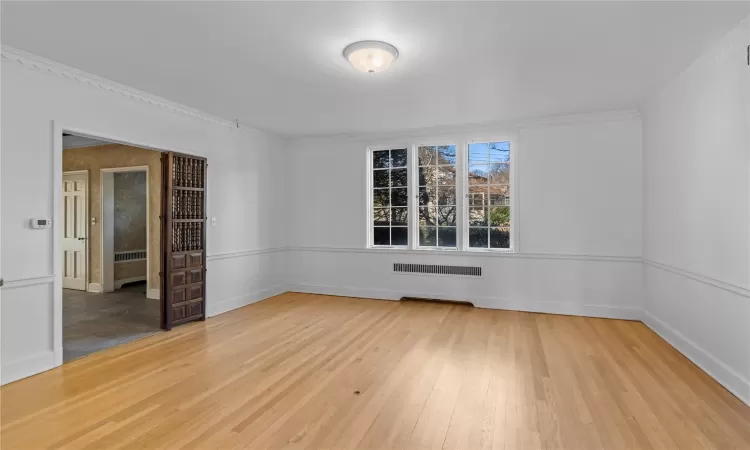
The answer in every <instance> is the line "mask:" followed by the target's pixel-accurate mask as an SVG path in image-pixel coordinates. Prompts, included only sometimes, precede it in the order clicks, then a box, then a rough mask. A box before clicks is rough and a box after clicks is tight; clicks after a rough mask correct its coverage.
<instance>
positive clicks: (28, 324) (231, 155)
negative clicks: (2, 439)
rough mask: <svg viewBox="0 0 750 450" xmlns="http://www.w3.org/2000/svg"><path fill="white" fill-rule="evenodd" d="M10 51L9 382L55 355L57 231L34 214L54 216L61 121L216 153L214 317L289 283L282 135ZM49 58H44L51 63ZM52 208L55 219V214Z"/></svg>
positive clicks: (211, 270) (211, 245) (6, 194)
mask: <svg viewBox="0 0 750 450" xmlns="http://www.w3.org/2000/svg"><path fill="white" fill-rule="evenodd" d="M15 55H17V54H14V53H13V52H9V51H5V50H4V54H3V56H4V58H3V59H2V63H0V64H1V70H2V81H3V84H2V130H1V133H2V159H3V165H2V180H1V183H2V186H1V192H2V205H3V207H2V230H3V234H2V250H3V251H2V267H3V271H4V272H3V277H4V278H5V280H6V287H4V288H3V299H2V305H1V307H2V311H1V312H2V341H1V342H2V349H1V350H2V382H3V383H5V382H9V381H12V380H15V379H18V378H21V377H24V376H28V375H30V374H33V373H36V372H38V371H41V370H46V369H49V368H51V367H52V366H53V364H54V362H55V361H54V359H53V358H54V347H53V344H54V334H53V325H52V323H53V298H54V295H53V292H54V291H53V280H54V275H55V273H54V264H53V247H52V243H53V239H52V237H53V233H55V232H56V231H58V230H57V228H55V227H53V228H52V229H48V230H32V229H30V228H29V226H28V219H30V218H32V217H52V215H53V161H54V159H53V157H54V153H53V121H55V122H56V123H58V124H59V123H62V124H63V125H64V126H67V127H74V128H77V129H83V130H88V131H90V132H91V133H96V134H99V135H102V136H104V137H109V138H118V139H121V140H124V141H128V142H131V143H134V144H146V145H150V146H153V147H158V148H162V149H169V150H175V151H181V152H185V153H191V154H195V155H200V156H205V157H207V158H208V162H209V169H208V180H209V183H208V214H209V216H215V217H217V220H218V223H217V226H216V227H209V229H208V236H207V239H208V251H207V254H208V278H207V279H208V291H207V312H208V314H209V315H212V314H216V313H218V312H222V311H225V310H228V309H232V308H234V307H237V306H241V305H243V304H247V303H249V302H252V301H257V300H259V299H261V298H265V297H267V296H270V295H272V294H274V293H277V292H279V291H280V290H281V289H282V288H281V285H282V284H283V280H280V279H279V278H278V276H279V275H278V274H279V273H280V272H279V271H278V270H274V268H276V267H278V265H279V264H280V261H281V260H282V258H283V253H282V252H280V251H278V250H279V249H280V248H281V247H282V246H283V239H284V235H283V233H280V232H278V229H277V228H276V227H275V226H274V223H273V222H274V217H276V216H277V215H278V214H281V212H282V211H283V207H284V206H283V197H284V186H283V182H282V178H281V177H280V176H278V175H279V174H278V171H279V169H280V167H281V164H282V161H283V157H282V151H283V147H284V144H283V141H282V140H281V139H280V138H277V137H274V136H272V135H269V134H266V133H263V132H260V131H256V130H252V129H248V128H242V129H240V130H237V129H235V128H234V127H227V126H224V125H222V124H219V123H212V122H209V121H206V120H200V119H196V118H193V117H190V116H188V115H186V114H180V113H177V112H175V111H171V110H169V109H167V108H164V107H159V106H154V105H151V104H148V103H146V102H143V101H138V100H134V99H131V98H128V97H127V96H123V95H120V94H117V93H112V92H109V91H107V90H104V89H99V88H96V87H92V86H90V85H87V84H85V83H82V82H79V81H74V80H71V79H69V78H66V77H64V76H59V75H55V74H54V73H55V72H56V70H53V71H52V72H50V71H48V70H46V68H43V69H41V70H39V69H35V68H33V67H31V66H30V65H27V64H22V63H20V62H18V61H19V59H18V58H16V57H15ZM42 66H43V64H42ZM54 219H55V218H54V217H53V221H54Z"/></svg>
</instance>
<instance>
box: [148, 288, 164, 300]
mask: <svg viewBox="0 0 750 450" xmlns="http://www.w3.org/2000/svg"><path fill="white" fill-rule="evenodd" d="M146 298H148V299H151V300H161V295H160V292H159V289H149V290H147V291H146Z"/></svg>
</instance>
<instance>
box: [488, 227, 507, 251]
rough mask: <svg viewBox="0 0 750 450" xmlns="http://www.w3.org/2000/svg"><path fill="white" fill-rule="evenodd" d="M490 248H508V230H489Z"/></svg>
mask: <svg viewBox="0 0 750 450" xmlns="http://www.w3.org/2000/svg"><path fill="white" fill-rule="evenodd" d="M490 248H510V228H490Z"/></svg>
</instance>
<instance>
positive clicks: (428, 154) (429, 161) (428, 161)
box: [417, 146, 437, 166]
mask: <svg viewBox="0 0 750 450" xmlns="http://www.w3.org/2000/svg"><path fill="white" fill-rule="evenodd" d="M417 153H418V154H419V156H418V158H419V165H420V166H434V165H435V163H437V152H436V150H435V147H425V146H423V147H419V150H418V151H417Z"/></svg>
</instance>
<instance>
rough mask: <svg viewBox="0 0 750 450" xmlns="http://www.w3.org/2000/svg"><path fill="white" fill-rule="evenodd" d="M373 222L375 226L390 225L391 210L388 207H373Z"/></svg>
mask: <svg viewBox="0 0 750 450" xmlns="http://www.w3.org/2000/svg"><path fill="white" fill-rule="evenodd" d="M372 222H373V225H375V226H388V225H390V224H391V210H390V209H388V208H373V210H372Z"/></svg>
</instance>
